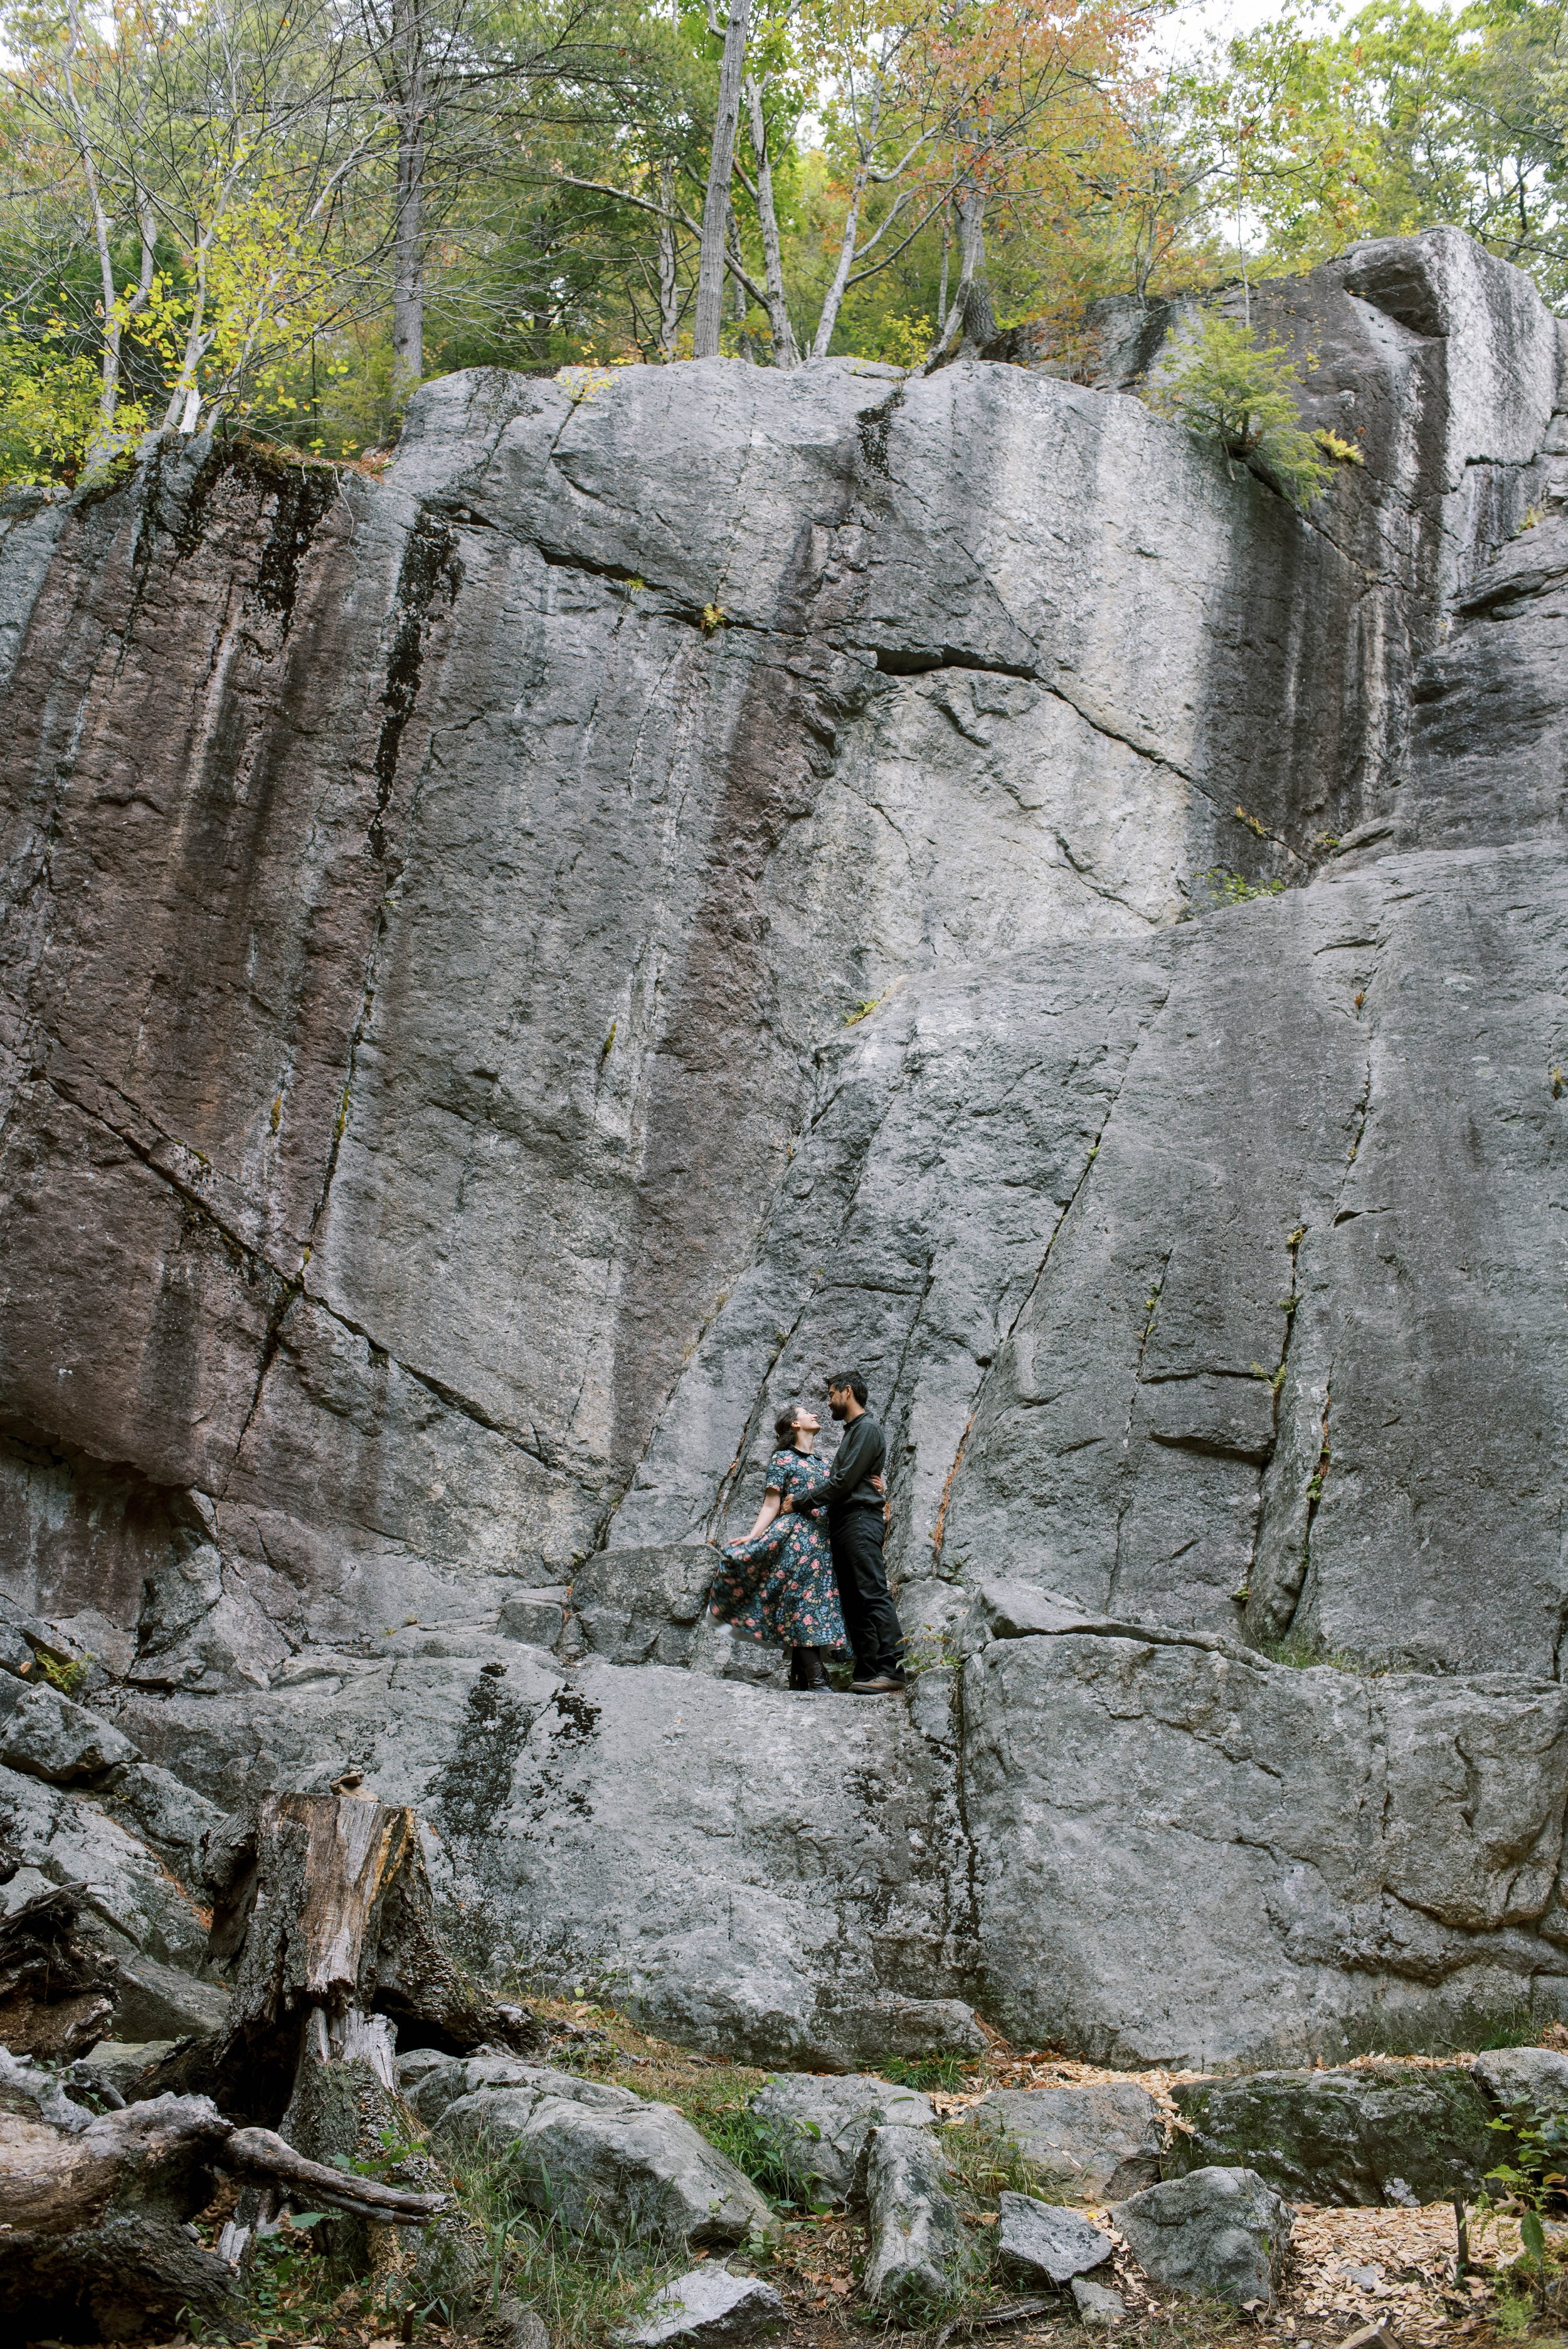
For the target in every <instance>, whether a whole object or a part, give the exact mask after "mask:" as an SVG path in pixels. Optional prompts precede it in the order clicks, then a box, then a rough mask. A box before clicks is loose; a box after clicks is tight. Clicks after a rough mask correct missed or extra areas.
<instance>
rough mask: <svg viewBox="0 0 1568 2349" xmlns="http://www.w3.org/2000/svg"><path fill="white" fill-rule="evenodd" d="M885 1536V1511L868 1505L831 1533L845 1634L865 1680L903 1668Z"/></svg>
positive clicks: (847, 1513) (852, 1511)
mask: <svg viewBox="0 0 1568 2349" xmlns="http://www.w3.org/2000/svg"><path fill="white" fill-rule="evenodd" d="M882 1531H883V1527H882V1511H881V1509H880V1508H870V1507H866V1506H860V1507H858V1508H852V1509H846V1510H845V1511H844V1514H843V1516H841V1517H840V1519H839V1520H838V1522H837V1524H836V1525H832V1526H829V1528H828V1533H829V1538H830V1541H831V1543H832V1547H833V1575H834V1578H835V1580H836V1581H837V1583H838V1586H839V1604H840V1606H841V1608H842V1609H843V1610H844V1629H845V1630H846V1631H848V1633H849V1635H850V1645H851V1648H852V1649H853V1650H854V1651H855V1670H856V1671H857V1673H858V1674H860V1676H861V1678H862V1679H869V1678H870V1677H871V1676H872V1673H875V1672H898V1671H903V1631H902V1630H900V1628H899V1620H898V1614H897V1610H896V1609H895V1608H894V1606H893V1603H892V1597H891V1595H890V1594H889V1591H888V1587H887V1575H886V1573H885V1571H884V1569H883V1567H882Z"/></svg>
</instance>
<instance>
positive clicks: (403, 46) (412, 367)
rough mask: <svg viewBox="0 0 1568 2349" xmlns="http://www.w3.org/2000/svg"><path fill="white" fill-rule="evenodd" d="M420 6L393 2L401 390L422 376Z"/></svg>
mask: <svg viewBox="0 0 1568 2349" xmlns="http://www.w3.org/2000/svg"><path fill="white" fill-rule="evenodd" d="M423 27H424V16H423V11H422V8H421V5H420V0H393V9H392V45H393V71H394V73H395V75H396V78H397V81H396V87H397V184H396V188H395V191H394V195H393V206H394V209H393V219H392V355H393V361H394V364H395V366H396V368H397V377H398V379H399V383H400V386H401V388H402V389H403V390H405V391H411V390H413V388H415V387H416V385H418V383H419V382H420V381H421V380H422V378H423V377H424V373H425V159H426V125H425V109H426V105H427V102H428V92H427V90H426V88H425V38H424V29H423Z"/></svg>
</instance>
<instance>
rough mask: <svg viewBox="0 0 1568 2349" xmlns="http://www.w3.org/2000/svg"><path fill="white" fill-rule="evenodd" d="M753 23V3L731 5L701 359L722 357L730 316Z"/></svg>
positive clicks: (711, 169)
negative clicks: (721, 333)
mask: <svg viewBox="0 0 1568 2349" xmlns="http://www.w3.org/2000/svg"><path fill="white" fill-rule="evenodd" d="M750 22H751V0H729V21H728V23H727V26H725V33H724V62H723V64H722V65H721V66H720V67H719V73H718V111H717V115H716V116H715V118H714V125H713V151H712V154H711V156H710V158H709V160H708V170H707V195H706V197H705V199H704V202H703V207H702V246H701V251H700V253H699V255H698V259H697V273H696V336H695V347H696V356H697V357H698V358H699V359H711V358H717V357H718V329H719V322H720V320H721V318H722V316H723V313H724V249H725V230H726V227H727V223H728V219H729V181H730V175H731V173H732V172H733V171H734V169H735V131H736V125H737V123H738V120H739V119H740V84H741V78H742V75H743V72H744V69H745V65H746V36H747V32H748V27H749V25H750Z"/></svg>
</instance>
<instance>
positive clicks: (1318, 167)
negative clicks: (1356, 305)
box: [1191, 0, 1568, 301]
mask: <svg viewBox="0 0 1568 2349" xmlns="http://www.w3.org/2000/svg"><path fill="white" fill-rule="evenodd" d="M1565 62H1568V61H1565V58H1564V48H1563V10H1562V7H1561V6H1560V5H1552V0H1545V5H1542V0H1475V4H1474V5H1469V6H1462V5H1461V6H1456V7H1454V8H1452V9H1449V8H1447V7H1444V6H1440V5H1433V6H1430V7H1428V6H1423V5H1419V0H1373V5H1371V6H1369V7H1364V8H1361V9H1359V10H1358V11H1357V12H1356V13H1355V14H1354V15H1349V16H1342V17H1340V18H1338V20H1337V21H1336V20H1335V19H1333V18H1329V19H1328V20H1327V21H1325V16H1324V15H1322V14H1320V13H1319V12H1317V11H1315V10H1311V9H1308V8H1305V7H1297V6H1295V5H1286V6H1285V7H1284V8H1282V9H1281V10H1280V12H1279V14H1278V15H1277V16H1274V18H1273V19H1272V20H1271V21H1269V22H1267V23H1265V24H1264V25H1261V26H1258V28H1257V29H1256V30H1255V31H1253V32H1251V33H1248V34H1245V35H1243V36H1240V37H1239V38H1236V39H1233V40H1232V41H1230V42H1228V43H1225V44H1224V45H1222V47H1221V48H1220V49H1219V50H1218V51H1217V52H1216V53H1215V54H1214V55H1213V56H1212V58H1211V60H1210V62H1209V65H1208V67H1207V68H1206V69H1204V70H1202V71H1201V72H1200V73H1199V74H1197V75H1196V76H1195V77H1194V78H1193V84H1192V90H1191V104H1192V107H1193V110H1194V115H1195V117H1196V119H1197V121H1198V124H1199V126H1200V134H1201V138H1202V140H1206V141H1207V144H1208V149H1209V153H1210V159H1211V164H1212V179H1211V181H1210V182H1209V185H1210V188H1211V191H1212V194H1213V195H1214V197H1215V198H1218V197H1219V195H1220V193H1221V190H1222V189H1223V190H1224V192H1225V194H1226V195H1227V196H1228V198H1229V200H1230V203H1231V208H1232V212H1233V214H1234V212H1236V211H1238V210H1240V211H1244V212H1245V213H1246V214H1247V215H1248V216H1249V217H1250V218H1251V219H1252V220H1253V221H1254V222H1257V223H1259V224H1261V226H1262V229H1263V232H1264V236H1265V238H1266V240H1267V247H1268V251H1267V254H1266V257H1265V259H1264V263H1263V264H1262V265H1263V266H1265V267H1272V268H1279V267H1282V266H1283V267H1284V268H1310V267H1311V266H1312V265H1313V264H1315V262H1318V261H1321V260H1324V259H1326V258H1327V256H1328V255H1329V254H1334V253H1340V252H1343V251H1344V249H1345V247H1346V245H1347V244H1350V243H1354V242H1355V241H1356V240H1357V238H1361V237H1374V236H1401V235H1408V234H1409V233H1411V232H1412V231H1414V230H1417V229H1420V228H1424V227H1427V226H1429V225H1430V224H1431V223H1433V222H1454V223H1455V224H1457V225H1458V226H1459V227H1460V228H1463V229H1465V230H1466V231H1467V232H1468V233H1469V234H1470V235H1471V236H1473V237H1475V238H1477V239H1478V240H1479V241H1480V243H1482V244H1484V245H1486V246H1487V247H1488V248H1489V250H1490V251H1491V252H1493V253H1496V254H1501V256H1502V257H1503V258H1504V259H1505V260H1508V261H1511V262H1514V263H1516V264H1518V265H1519V266H1521V267H1522V268H1525V269H1529V270H1531V271H1532V272H1533V274H1534V275H1535V277H1536V279H1537V282H1538V283H1539V284H1540V285H1541V288H1542V293H1543V294H1544V295H1546V296H1547V298H1548V300H1549V301H1556V300H1559V299H1561V297H1562V295H1563V293H1564V292H1568V217H1565V214H1564V206H1563V198H1564V192H1565V189H1564V162H1565V158H1564V148H1563V130H1564V126H1565V122H1568V86H1565Z"/></svg>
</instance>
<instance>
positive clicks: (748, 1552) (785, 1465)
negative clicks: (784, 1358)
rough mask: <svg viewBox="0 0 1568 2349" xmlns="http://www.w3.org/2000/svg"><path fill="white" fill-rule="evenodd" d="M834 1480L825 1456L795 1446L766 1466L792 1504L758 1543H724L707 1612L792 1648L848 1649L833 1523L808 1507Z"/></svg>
mask: <svg viewBox="0 0 1568 2349" xmlns="http://www.w3.org/2000/svg"><path fill="white" fill-rule="evenodd" d="M827 1481H828V1468H827V1464H826V1462H825V1461H821V1460H813V1459H811V1458H810V1455H809V1454H806V1453H804V1452H797V1451H796V1450H795V1448H794V1446H793V1445H792V1444H785V1445H782V1446H781V1447H780V1448H779V1451H777V1452H776V1453H775V1454H773V1457H772V1459H771V1460H770V1461H769V1464H768V1490H769V1492H770V1493H784V1494H787V1495H789V1499H790V1501H791V1503H792V1505H793V1506H792V1507H791V1509H790V1511H789V1515H788V1516H786V1515H784V1514H783V1513H782V1512H780V1514H779V1516H776V1517H775V1518H774V1520H773V1523H772V1524H771V1525H770V1526H764V1528H763V1530H762V1531H761V1533H759V1534H758V1536H757V1537H756V1539H755V1540H753V1541H733V1542H726V1544H725V1546H724V1547H723V1548H722V1549H721V1550H720V1552H719V1554H718V1555H719V1559H720V1564H719V1568H718V1572H717V1574H716V1575H715V1577H714V1580H713V1589H712V1592H711V1594H710V1597H709V1602H708V1605H709V1612H710V1613H712V1614H714V1615H717V1618H718V1619H719V1621H720V1622H721V1623H728V1624H730V1625H732V1626H733V1628H734V1629H735V1630H737V1631H738V1632H740V1633H741V1634H742V1635H743V1636H744V1637H745V1638H746V1639H748V1640H768V1641H770V1642H773V1643H775V1644H781V1645H782V1646H784V1647H787V1648H788V1647H793V1648H826V1649H829V1650H832V1649H834V1648H847V1647H848V1645H849V1641H848V1640H847V1639H846V1637H845V1634H844V1619H843V1616H842V1614H841V1612H840V1609H839V1586H838V1584H837V1582H836V1581H835V1580H834V1578H833V1560H832V1554H831V1552H830V1549H829V1547H828V1529H827V1526H826V1525H825V1523H824V1522H823V1520H822V1518H821V1516H820V1515H817V1516H813V1515H808V1514H804V1512H807V1511H809V1510H810V1505H811V1499H812V1496H813V1495H815V1494H817V1493H820V1491H821V1489H822V1486H823V1485H825V1484H826V1483H827Z"/></svg>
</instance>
